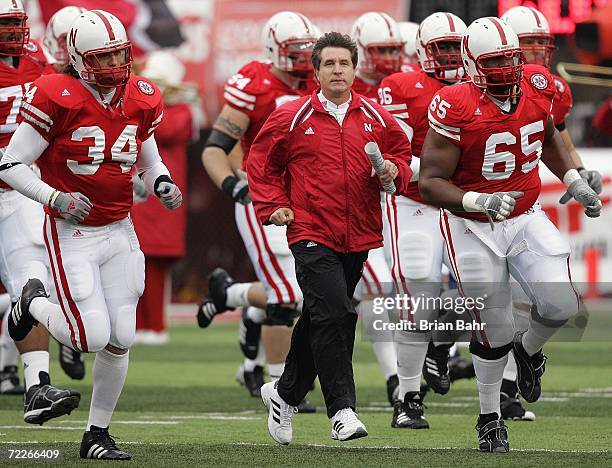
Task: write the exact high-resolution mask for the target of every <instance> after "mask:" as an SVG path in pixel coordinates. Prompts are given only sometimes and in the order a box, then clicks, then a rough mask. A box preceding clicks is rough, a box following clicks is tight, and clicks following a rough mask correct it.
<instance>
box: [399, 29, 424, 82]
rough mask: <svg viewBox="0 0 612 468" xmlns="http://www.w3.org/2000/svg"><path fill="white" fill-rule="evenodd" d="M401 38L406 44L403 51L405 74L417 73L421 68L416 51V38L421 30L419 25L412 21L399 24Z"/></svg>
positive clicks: (403, 69)
mask: <svg viewBox="0 0 612 468" xmlns="http://www.w3.org/2000/svg"><path fill="white" fill-rule="evenodd" d="M397 25H398V26H399V30H400V36H401V38H402V41H403V43H404V48H403V49H402V68H401V71H403V72H411V71H416V70H418V68H419V57H418V56H417V50H416V37H417V32H418V30H419V23H413V22H412V21H400V22H398V23H397Z"/></svg>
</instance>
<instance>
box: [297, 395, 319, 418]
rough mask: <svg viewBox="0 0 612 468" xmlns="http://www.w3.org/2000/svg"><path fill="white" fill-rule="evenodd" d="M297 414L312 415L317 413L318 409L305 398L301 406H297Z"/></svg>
mask: <svg viewBox="0 0 612 468" xmlns="http://www.w3.org/2000/svg"><path fill="white" fill-rule="evenodd" d="M296 408H297V412H298V414H299V413H303V414H312V413H316V412H317V407H316V406H315V405H313V404H312V403H310V402H309V401H308V400H307V399H306V398H304V399H303V400H302V401H301V402H300V404H299V405H297V406H296Z"/></svg>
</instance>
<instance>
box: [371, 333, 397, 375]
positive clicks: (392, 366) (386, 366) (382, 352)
mask: <svg viewBox="0 0 612 468" xmlns="http://www.w3.org/2000/svg"><path fill="white" fill-rule="evenodd" d="M372 349H373V350H374V354H375V355H376V360H377V361H378V365H379V366H380V370H382V372H383V374H384V375H385V380H389V377H391V376H393V375H397V353H396V352H395V344H393V342H389V341H376V342H372Z"/></svg>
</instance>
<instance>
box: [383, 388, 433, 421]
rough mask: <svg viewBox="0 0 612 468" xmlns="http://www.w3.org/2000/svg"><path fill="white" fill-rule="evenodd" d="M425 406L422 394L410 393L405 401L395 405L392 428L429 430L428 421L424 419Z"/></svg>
mask: <svg viewBox="0 0 612 468" xmlns="http://www.w3.org/2000/svg"><path fill="white" fill-rule="evenodd" d="M424 408H425V405H424V404H423V399H422V398H421V393H420V392H408V393H406V396H405V397H404V401H403V402H402V401H401V400H397V401H396V402H395V403H394V404H393V419H392V420H391V427H395V428H401V429H429V423H428V422H427V419H425V418H424V417H423V413H424Z"/></svg>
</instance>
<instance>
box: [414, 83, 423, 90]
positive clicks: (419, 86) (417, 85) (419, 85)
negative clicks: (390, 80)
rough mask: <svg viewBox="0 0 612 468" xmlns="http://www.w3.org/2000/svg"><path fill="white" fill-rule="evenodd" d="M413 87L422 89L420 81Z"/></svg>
mask: <svg viewBox="0 0 612 468" xmlns="http://www.w3.org/2000/svg"><path fill="white" fill-rule="evenodd" d="M414 87H415V88H419V89H422V88H423V85H422V84H421V82H420V81H417V84H415V85H414Z"/></svg>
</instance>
